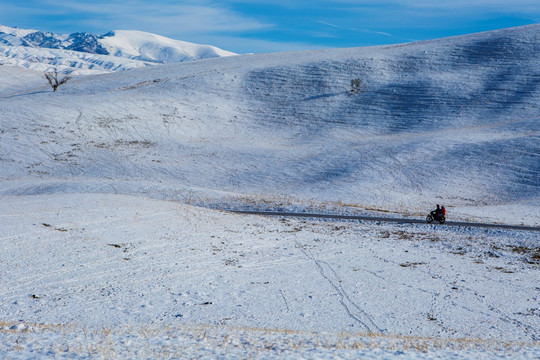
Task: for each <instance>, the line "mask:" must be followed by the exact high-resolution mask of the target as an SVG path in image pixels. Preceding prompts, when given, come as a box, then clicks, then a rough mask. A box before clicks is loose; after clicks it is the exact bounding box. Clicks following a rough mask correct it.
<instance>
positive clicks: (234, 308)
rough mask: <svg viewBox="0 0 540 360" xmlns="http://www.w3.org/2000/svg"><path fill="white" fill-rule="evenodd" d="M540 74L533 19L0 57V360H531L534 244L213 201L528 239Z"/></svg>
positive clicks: (535, 199)
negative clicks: (178, 47) (17, 59)
mask: <svg viewBox="0 0 540 360" xmlns="http://www.w3.org/2000/svg"><path fill="white" fill-rule="evenodd" d="M111 46H112V45H111ZM122 48H123V49H127V48H128V47H127V46H123V47H122ZM135 48H140V46H139V45H137V44H135ZM51 51H53V50H51ZM58 51H60V50H58ZM61 51H66V50H61ZM126 51H127V50H126ZM77 53H80V52H77ZM130 54H131V55H132V56H135V55H136V54H134V53H130ZM147 54H149V53H147ZM95 56H96V57H98V56H103V55H95ZM133 61H138V60H133ZM355 79H360V80H361V81H360V86H358V87H356V86H355V88H354V89H353V90H354V91H351V80H355ZM539 79H540V25H534V26H527V27H520V28H514V29H507V30H501V31H495V32H489V33H481V34H473V35H468V36H462V37H456V38H448V39H441V40H435V41H428V42H419V43H411V44H402V45H394V46H381V47H373V48H356V49H340V50H336V49H333V50H322V51H307V52H294V53H275V54H264V55H263V54H260V55H243V56H234V57H221V58H215V59H206V60H202V61H192V62H184V63H179V64H167V65H160V66H152V67H145V68H141V69H134V70H130V71H124V72H114V73H110V74H101V75H95V76H74V78H73V79H72V80H70V81H69V82H68V83H67V84H65V85H63V86H61V87H60V88H59V90H58V92H56V93H53V92H52V91H51V89H50V87H49V86H48V84H46V82H45V80H44V78H43V73H42V72H38V71H33V70H29V69H23V68H20V67H14V66H0V80H1V81H0V109H2V111H0V203H2V204H3V206H0V228H1V229H2V235H1V236H0V356H2V355H3V356H7V357H10V358H35V357H39V358H57V357H62V356H65V357H79V358H95V357H108V358H110V357H121V358H122V357H125V358H131V357H156V356H159V357H188V358H196V357H204V356H207V357H212V358H216V357H226V356H229V357H231V356H237V357H239V358H275V357H282V358H298V357H304V358H310V357H312V358H317V357H318V358H323V357H324V358H332V357H342V358H351V359H352V358H359V357H362V358H381V357H385V358H390V359H391V358H403V357H406V358H449V357H454V358H486V359H489V358H495V357H497V358H509V359H516V358H524V359H528V358H538V354H539V351H540V350H539V349H540V345H539V343H538V339H539V336H540V335H539V329H540V323H539V320H538V319H539V308H540V307H539V305H538V304H539V302H538V299H539V298H540V290H539V288H538V281H537V279H538V264H539V259H540V249H539V247H538V234H537V232H525V231H521V232H520V231H510V230H488V229H471V228H465V227H462V228H452V227H445V226H430V225H427V224H426V225H391V224H378V223H358V222H333V221H326V222H319V221H315V220H310V219H304V220H299V219H271V218H261V217H256V216H244V215H237V214H229V213H225V212H222V211H215V210H211V209H208V208H212V207H213V208H220V209H223V208H230V207H232V208H240V207H250V208H272V209H276V208H288V209H291V208H295V209H297V210H305V209H308V210H313V209H317V210H319V211H339V212H349V213H353V212H368V211H375V210H381V211H387V212H388V211H391V212H395V213H398V214H400V215H402V216H417V217H420V216H421V217H423V216H425V213H426V212H427V211H428V210H429V209H431V208H432V207H433V206H434V203H437V202H438V203H441V204H443V205H445V206H446V208H447V210H448V217H449V218H450V219H452V220H454V219H468V220H470V219H482V220H484V221H492V222H502V223H514V224H521V223H523V224H527V225H532V226H538V225H539V224H540V212H539V210H538V209H539V206H540V181H539V176H540V122H539V119H540V105H539V104H540V101H539V100H540V81H539ZM193 205H198V206H193ZM190 326H193V327H190ZM199 329H201V330H199ZM271 329H285V330H283V331H277V330H271ZM81 334H82V335H81ZM141 354H142V355H141ZM147 354H148V355H147ZM231 354H232V355H231Z"/></svg>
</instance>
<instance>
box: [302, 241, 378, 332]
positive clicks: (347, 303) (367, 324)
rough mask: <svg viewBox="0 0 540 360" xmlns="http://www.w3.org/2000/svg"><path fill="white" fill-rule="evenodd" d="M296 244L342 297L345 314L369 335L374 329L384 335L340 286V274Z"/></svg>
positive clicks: (341, 301) (341, 302)
mask: <svg viewBox="0 0 540 360" xmlns="http://www.w3.org/2000/svg"><path fill="white" fill-rule="evenodd" d="M295 243H296V247H297V248H298V249H300V251H302V253H303V254H304V255H305V256H306V257H307V258H308V259H310V260H311V261H313V262H314V263H315V265H316V266H317V269H318V271H319V273H320V274H321V276H322V277H323V278H324V279H325V280H326V281H328V283H329V284H330V286H332V287H333V288H334V290H335V291H336V292H337V294H338V295H339V297H340V300H339V302H340V304H341V305H342V306H343V308H344V309H345V312H346V313H347V315H348V316H349V317H350V318H351V319H353V320H354V321H355V322H357V323H359V324H360V325H362V326H363V327H364V328H365V329H366V330H367V332H368V333H369V334H373V333H374V332H373V330H372V329H376V331H377V332H379V333H384V330H383V329H381V328H380V327H379V326H378V325H377V324H375V322H374V321H373V319H372V317H371V316H370V315H369V314H368V313H366V312H365V311H364V310H363V309H362V308H361V307H360V306H358V304H356V303H355V302H354V301H353V300H351V298H350V297H349V295H348V294H347V292H346V291H345V289H343V286H341V284H340V282H341V280H340V278H339V276H338V274H337V273H336V272H335V270H334V269H333V268H332V267H331V266H330V264H328V263H327V262H325V261H321V260H317V259H316V258H315V256H313V254H312V253H311V251H309V250H308V249H306V248H305V246H303V245H301V244H299V243H298V242H297V241H295ZM325 267H326V268H327V269H328V270H329V271H330V273H331V275H333V277H334V278H335V279H336V280H332V279H331V278H330V276H329V275H328V274H327V272H325V269H324V268H325ZM351 308H354V309H356V310H357V311H358V314H354V313H353V311H351Z"/></svg>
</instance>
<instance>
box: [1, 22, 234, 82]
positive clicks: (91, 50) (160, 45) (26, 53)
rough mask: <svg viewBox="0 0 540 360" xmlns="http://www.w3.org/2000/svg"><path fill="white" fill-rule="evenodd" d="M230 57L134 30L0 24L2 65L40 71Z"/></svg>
mask: <svg viewBox="0 0 540 360" xmlns="http://www.w3.org/2000/svg"><path fill="white" fill-rule="evenodd" d="M73 52H77V53H73ZM80 53H82V54H80ZM231 55H236V54H234V53H232V52H229V51H225V50H222V49H219V48H217V47H214V46H210V45H199V44H193V43H188V42H185V41H180V40H174V39H170V38H167V37H164V36H160V35H156V34H151V33H147V32H142V31H135V30H114V31H110V32H108V33H106V34H105V35H95V34H91V33H87V32H76V33H73V34H70V35H58V34H54V33H51V32H43V31H40V30H26V29H19V28H12V27H8V26H4V25H0V65H5V64H10V65H16V66H22V67H25V68H29V69H34V70H39V71H49V70H53V69H54V70H58V71H60V72H65V73H74V74H82V73H85V74H86V73H96V72H110V71H119V70H129V69H132V68H137V67H144V66H149V65H153V64H163V63H173V62H184V61H190V60H197V59H205V58H214V57H221V56H231Z"/></svg>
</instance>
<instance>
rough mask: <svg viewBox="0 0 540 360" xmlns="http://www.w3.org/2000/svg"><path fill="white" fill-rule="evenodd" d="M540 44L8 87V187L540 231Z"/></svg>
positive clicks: (480, 40) (415, 47) (360, 53)
mask: <svg viewBox="0 0 540 360" xmlns="http://www.w3.org/2000/svg"><path fill="white" fill-rule="evenodd" d="M539 37H540V35H539V27H538V26H529V27H522V28H516V29H509V30H504V31H498V32H491V33H484V34H476V35H470V36H464V37H457V38H450V39H442V40H438V41H431V42H421V43H413V44H405V45H398V46H388V47H376V48H358V49H342V50H325V51H312V52H300V53H275V54H265V55H247V56H237V57H227V58H219V59H210V60H204V61H197V62H190V63H183V64H177V65H174V64H172V65H165V66H159V67H151V68H146V69H139V70H136V71H130V72H125V73H115V74H109V75H102V76H95V77H80V78H76V79H74V80H72V81H71V82H70V83H68V84H67V85H65V87H63V88H61V90H60V91H59V92H58V93H52V92H50V89H48V88H47V86H46V85H45V84H42V87H40V88H36V87H35V86H34V85H33V83H32V84H30V83H29V84H30V85H29V87H28V90H27V93H24V91H21V90H20V89H18V90H15V89H11V88H9V87H6V88H5V89H3V90H2V92H1V93H0V102H1V103H2V108H3V112H2V114H1V115H0V128H1V129H2V130H1V131H2V134H1V135H0V136H1V138H2V145H1V147H0V158H1V159H2V160H1V162H0V169H1V172H0V173H1V174H2V177H3V178H4V179H5V180H6V181H7V182H6V183H5V184H7V185H3V186H2V187H4V188H5V190H3V191H4V193H6V194H11V193H21V194H23V193H35V192H40V191H42V190H40V189H41V188H42V187H45V188H48V187H49V185H48V184H50V183H54V182H56V181H59V182H60V184H58V185H57V184H55V185H51V186H52V187H53V188H56V187H58V189H60V190H59V191H68V190H69V191H79V189H80V187H81V185H80V184H81V182H82V183H83V184H85V185H84V187H88V186H89V187H97V188H96V189H97V190H99V191H112V187H110V186H109V185H102V184H103V183H102V182H101V181H102V180H105V181H107V182H118V183H119V184H120V185H118V186H120V188H121V189H122V190H121V191H122V192H126V193H133V192H135V193H138V192H139V191H140V188H141V187H144V188H145V192H147V193H148V194H149V195H151V196H154V197H158V198H170V199H179V200H183V201H187V200H189V201H199V200H200V201H203V202H204V201H207V202H208V201H210V202H214V201H215V202H218V203H220V202H222V200H224V199H230V198H231V196H232V197H236V196H244V195H245V196H246V197H251V198H254V197H259V198H268V200H276V201H278V202H279V201H282V200H285V201H289V202H291V201H299V202H301V203H302V202H303V203H306V202H310V201H312V200H313V201H315V202H327V203H329V202H340V203H346V204H352V205H354V206H356V207H360V208H375V209H381V210H388V211H397V212H404V213H411V214H415V215H417V216H418V215H422V214H424V212H425V211H426V209H429V208H430V207H432V206H433V204H434V203H435V202H440V203H442V204H444V205H446V206H447V208H448V209H449V211H450V216H453V217H454V218H457V217H459V216H462V217H463V218H469V217H470V216H476V217H480V218H484V219H487V220H489V221H498V222H510V223H525V224H532V225H534V224H536V225H538V224H539V222H540V214H539V211H538V201H539V191H540V182H539V181H538V179H539V173H540V159H539V154H540V141H539V136H540V135H539V120H538V119H539V115H540V109H539V105H538V104H539V103H540V102H539V101H538V100H539V98H540V89H539V88H538V77H539V76H540V73H539V71H540V70H539V69H540V60H539V59H540V57H539V52H540V45H539V44H540V41H539ZM19 73H20V71H19V70H16V69H14V68H9V71H8V70H6V72H5V74H6V76H8V77H10V76H14V77H18V76H19V75H18V74H19ZM36 76H37V75H36ZM357 77H359V78H361V79H362V89H361V91H360V92H357V93H351V92H350V81H351V78H357ZM53 179H54V181H53ZM86 180H92V182H91V184H92V185H88V184H87V183H86V182H85V181H86ZM27 181H28V182H29V184H28V185H25V183H26V182H27ZM135 181H136V182H135ZM43 184H45V185H43ZM141 184H144V186H143V185H141ZM61 189H65V190H61ZM107 189H108V190H107ZM43 191H45V190H43ZM484 209H485V210H484Z"/></svg>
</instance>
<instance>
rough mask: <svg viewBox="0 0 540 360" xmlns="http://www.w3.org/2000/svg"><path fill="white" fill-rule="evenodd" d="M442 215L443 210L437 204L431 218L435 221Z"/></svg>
mask: <svg viewBox="0 0 540 360" xmlns="http://www.w3.org/2000/svg"><path fill="white" fill-rule="evenodd" d="M443 208H444V207H443ZM444 212H446V210H444ZM442 214H443V210H442V209H441V206H440V205H439V204H437V208H436V209H435V210H433V211H432V212H431V215H433V218H434V219H435V220H439V219H440V218H441V215H442Z"/></svg>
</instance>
